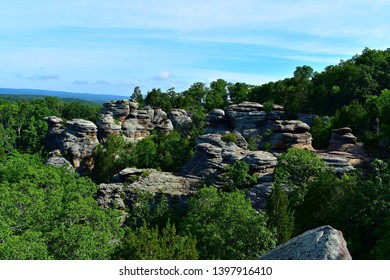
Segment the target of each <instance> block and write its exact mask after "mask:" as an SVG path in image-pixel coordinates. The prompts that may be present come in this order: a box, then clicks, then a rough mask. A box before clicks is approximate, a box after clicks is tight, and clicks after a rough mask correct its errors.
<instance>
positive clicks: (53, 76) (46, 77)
mask: <svg viewBox="0 0 390 280" xmlns="http://www.w3.org/2000/svg"><path fill="white" fill-rule="evenodd" d="M16 77H17V78H19V79H24V80H36V81H47V80H58V79H60V78H61V76H60V75H58V74H34V75H32V76H23V75H20V74H18V75H16Z"/></svg>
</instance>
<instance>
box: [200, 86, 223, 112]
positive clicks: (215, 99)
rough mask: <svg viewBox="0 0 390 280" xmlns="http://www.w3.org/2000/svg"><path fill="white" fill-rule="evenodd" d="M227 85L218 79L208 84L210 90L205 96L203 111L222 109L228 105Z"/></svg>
mask: <svg viewBox="0 0 390 280" xmlns="http://www.w3.org/2000/svg"><path fill="white" fill-rule="evenodd" d="M227 86H228V83H227V82H226V81H225V80H222V79H218V80H216V81H213V82H211V83H210V90H209V91H208V92H207V95H206V100H205V101H206V102H205V105H204V106H205V109H206V111H211V110H212V109H223V108H225V107H226V106H227V105H228V92H227Z"/></svg>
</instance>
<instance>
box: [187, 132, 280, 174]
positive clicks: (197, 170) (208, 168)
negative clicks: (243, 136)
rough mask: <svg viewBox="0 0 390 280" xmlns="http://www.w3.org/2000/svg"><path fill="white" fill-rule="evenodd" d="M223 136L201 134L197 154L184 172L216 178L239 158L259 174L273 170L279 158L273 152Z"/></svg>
mask: <svg viewBox="0 0 390 280" xmlns="http://www.w3.org/2000/svg"><path fill="white" fill-rule="evenodd" d="M237 133H238V132H237ZM222 138H223V135H221V134H217V133H214V134H204V135H202V136H199V137H198V139H197V144H196V147H195V149H196V152H195V155H194V156H193V157H192V159H190V160H189V161H188V162H187V163H186V164H185V165H184V167H183V169H182V173H184V174H190V175H194V176H197V177H201V178H209V179H215V177H216V176H217V175H219V174H220V173H221V171H222V170H223V168H224V167H225V166H226V165H227V164H230V163H233V162H234V161H237V160H242V161H244V162H246V163H248V164H249V165H250V167H251V169H252V172H256V173H258V174H259V176H261V175H266V174H270V173H272V172H273V170H274V168H275V166H276V164H277V159H276V157H275V156H273V155H272V154H271V153H269V152H266V151H249V150H246V149H243V148H241V147H239V146H238V145H236V144H235V143H232V142H225V141H224V140H222Z"/></svg>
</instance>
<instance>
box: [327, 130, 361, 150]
mask: <svg viewBox="0 0 390 280" xmlns="http://www.w3.org/2000/svg"><path fill="white" fill-rule="evenodd" d="M356 143H357V138H356V137H355V135H353V134H352V129H351V128H349V127H342V128H339V129H332V138H331V139H330V142H329V144H330V145H329V147H328V150H337V151H345V150H346V149H348V148H349V147H351V146H354V145H356Z"/></svg>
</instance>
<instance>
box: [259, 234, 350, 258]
mask: <svg viewBox="0 0 390 280" xmlns="http://www.w3.org/2000/svg"><path fill="white" fill-rule="evenodd" d="M261 259H262V260H351V259H352V257H351V255H350V253H349V251H348V248H347V243H346V241H345V240H344V237H343V234H342V232H341V231H338V230H336V229H334V228H332V227H330V226H322V227H318V228H316V229H312V230H309V231H306V232H304V233H302V234H301V235H299V236H296V237H294V238H292V239H291V240H289V241H287V242H286V243H284V244H282V245H280V246H278V247H276V248H275V249H274V250H272V251H271V252H269V253H267V254H265V255H264V256H262V257H261Z"/></svg>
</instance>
